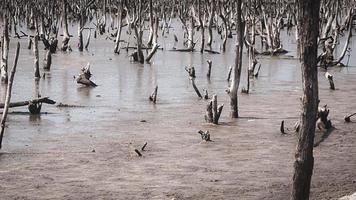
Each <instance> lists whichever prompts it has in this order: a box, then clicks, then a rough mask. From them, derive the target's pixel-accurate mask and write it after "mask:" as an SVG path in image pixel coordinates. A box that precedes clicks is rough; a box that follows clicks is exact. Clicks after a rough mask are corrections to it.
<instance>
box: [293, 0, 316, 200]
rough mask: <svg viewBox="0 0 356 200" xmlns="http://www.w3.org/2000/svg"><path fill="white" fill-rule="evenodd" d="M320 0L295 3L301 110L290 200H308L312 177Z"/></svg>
mask: <svg viewBox="0 0 356 200" xmlns="http://www.w3.org/2000/svg"><path fill="white" fill-rule="evenodd" d="M319 5H320V0H299V1H298V12H299V13H298V21H299V23H298V24H299V26H300V27H299V29H298V30H299V36H300V38H299V42H300V44H299V46H300V53H301V56H300V58H301V68H302V85H303V98H302V102H303V108H302V113H301V120H300V121H301V124H300V130H299V135H298V144H297V149H296V153H295V162H294V175H293V189H292V197H291V199H293V200H306V199H309V193H310V182H311V177H312V174H313V166H314V158H313V143H314V134H315V123H316V119H317V112H318V101H319V99H318V74H317V72H318V69H317V50H318V45H317V38H318V35H319Z"/></svg>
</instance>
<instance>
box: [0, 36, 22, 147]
mask: <svg viewBox="0 0 356 200" xmlns="http://www.w3.org/2000/svg"><path fill="white" fill-rule="evenodd" d="M19 53H20V43H19V42H18V43H17V48H16V55H15V62H14V66H13V67H12V70H11V74H10V79H9V84H8V85H7V90H6V98H5V107H4V111H3V113H2V118H1V123H0V125H1V131H0V149H1V144H2V138H3V136H4V131H5V122H6V117H7V113H8V111H9V105H10V100H11V90H12V84H13V82H14V77H15V72H16V67H17V60H18V58H19Z"/></svg>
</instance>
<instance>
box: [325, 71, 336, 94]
mask: <svg viewBox="0 0 356 200" xmlns="http://www.w3.org/2000/svg"><path fill="white" fill-rule="evenodd" d="M325 77H326V78H327V79H328V80H329V84H330V89H331V90H335V85H334V80H333V75H331V74H330V73H329V72H326V73H325Z"/></svg>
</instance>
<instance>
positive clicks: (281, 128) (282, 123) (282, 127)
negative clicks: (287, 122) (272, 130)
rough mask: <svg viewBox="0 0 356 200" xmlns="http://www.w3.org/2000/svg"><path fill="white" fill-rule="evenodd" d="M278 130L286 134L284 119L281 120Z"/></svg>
mask: <svg viewBox="0 0 356 200" xmlns="http://www.w3.org/2000/svg"><path fill="white" fill-rule="evenodd" d="M280 130H281V133H282V134H283V135H284V134H287V133H286V132H285V131H284V120H282V122H281V127H280Z"/></svg>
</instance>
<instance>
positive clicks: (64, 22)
mask: <svg viewBox="0 0 356 200" xmlns="http://www.w3.org/2000/svg"><path fill="white" fill-rule="evenodd" d="M62 12H63V14H62V26H64V27H63V40H62V48H61V50H62V51H67V49H68V43H69V39H70V37H69V32H68V21H67V1H66V0H64V1H63V10H62Z"/></svg>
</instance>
